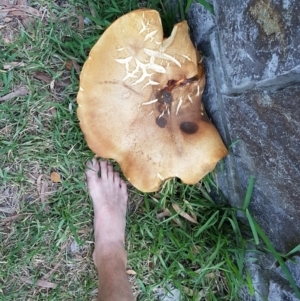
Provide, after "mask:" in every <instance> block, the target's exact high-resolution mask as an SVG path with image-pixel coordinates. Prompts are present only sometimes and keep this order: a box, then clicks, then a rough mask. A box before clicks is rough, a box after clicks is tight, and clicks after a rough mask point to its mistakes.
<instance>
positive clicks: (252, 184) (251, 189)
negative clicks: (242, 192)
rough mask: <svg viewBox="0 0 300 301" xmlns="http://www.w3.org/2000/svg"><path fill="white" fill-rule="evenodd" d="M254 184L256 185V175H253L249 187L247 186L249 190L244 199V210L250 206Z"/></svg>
mask: <svg viewBox="0 0 300 301" xmlns="http://www.w3.org/2000/svg"><path fill="white" fill-rule="evenodd" d="M253 186H254V177H253V176H251V177H250V179H249V183H248V187H247V192H246V196H245V200H244V205H243V210H246V209H247V208H248V207H249V204H250V200H251V196H252V192H253Z"/></svg>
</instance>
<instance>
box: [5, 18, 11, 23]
mask: <svg viewBox="0 0 300 301" xmlns="http://www.w3.org/2000/svg"><path fill="white" fill-rule="evenodd" d="M11 21H13V19H12V18H9V17H6V18H4V19H3V22H4V23H9V22H11Z"/></svg>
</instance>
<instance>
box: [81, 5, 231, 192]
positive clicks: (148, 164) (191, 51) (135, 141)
mask: <svg viewBox="0 0 300 301" xmlns="http://www.w3.org/2000/svg"><path fill="white" fill-rule="evenodd" d="M204 85H205V76H204V72H203V68H202V65H201V64H200V63H199V57H198V53H197V51H196V49H195V48H194V46H193V44H192V42H191V40H190V37H189V33H188V26H187V23H186V21H183V22H181V23H179V24H176V25H175V26H174V29H173V31H172V34H171V36H170V37H169V38H167V39H163V30H162V25H161V20H160V16H159V14H158V12H157V11H154V10H147V9H142V10H137V11H133V12H130V13H128V14H127V15H124V16H122V17H121V18H119V19H118V20H116V21H115V22H114V23H113V24H112V25H111V26H110V27H109V28H108V29H107V30H106V31H105V32H104V33H103V35H102V36H101V38H100V39H99V40H98V42H97V43H96V45H95V46H94V47H93V48H92V50H91V52H90V55H89V57H88V59H87V61H86V62H85V64H84V66H83V69H82V72H81V75H80V89H79V92H78V96H77V101H78V105H79V107H78V110H77V114H78V118H79V120H80V127H81V129H82V131H83V133H84V135H85V139H86V141H87V143H88V145H89V147H90V148H91V149H92V150H93V151H94V152H95V153H96V154H97V155H98V156H101V157H104V158H112V159H114V160H116V161H117V162H118V163H119V165H120V167H121V169H122V171H123V173H124V175H125V176H126V177H127V179H128V180H129V181H130V182H131V183H132V185H133V186H135V187H136V188H138V189H139V190H141V191H144V192H151V191H156V190H158V189H159V188H160V185H161V183H162V182H163V181H164V180H166V179H168V178H171V177H178V178H180V179H181V180H182V181H183V182H184V183H187V184H194V183H197V182H198V181H199V180H200V179H202V178H203V177H204V176H205V175H206V174H207V173H208V172H210V171H212V170H213V169H214V167H215V166H216V164H217V162H218V161H219V160H220V159H221V158H223V157H224V156H226V155H227V149H226V147H225V146H224V144H223V142H222V140H221V138H220V136H219V134H218V132H217V130H216V128H215V127H214V126H213V125H212V123H211V122H210V121H209V119H208V118H207V115H206V113H205V109H204V108H203V104H202V101H201V97H202V92H203V89H204Z"/></svg>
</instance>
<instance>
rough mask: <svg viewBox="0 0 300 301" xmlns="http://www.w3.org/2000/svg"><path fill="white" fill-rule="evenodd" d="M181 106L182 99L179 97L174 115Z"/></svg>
mask: <svg viewBox="0 0 300 301" xmlns="http://www.w3.org/2000/svg"><path fill="white" fill-rule="evenodd" d="M181 105H182V97H180V99H179V103H178V106H177V109H176V115H177V114H178V112H179V109H180V107H181Z"/></svg>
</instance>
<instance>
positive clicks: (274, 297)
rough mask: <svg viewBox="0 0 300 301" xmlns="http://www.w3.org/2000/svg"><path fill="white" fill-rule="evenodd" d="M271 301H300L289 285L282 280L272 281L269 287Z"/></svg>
mask: <svg viewBox="0 0 300 301" xmlns="http://www.w3.org/2000/svg"><path fill="white" fill-rule="evenodd" d="M267 300H269V301H299V299H298V298H297V297H296V295H295V293H293V291H292V290H291V288H290V287H289V286H288V284H287V283H284V282H282V281H281V280H280V279H279V280H276V279H271V280H270V285H269V295H268V299H267Z"/></svg>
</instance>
